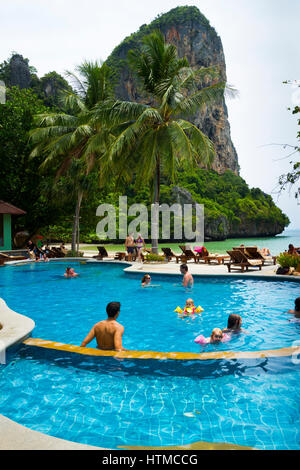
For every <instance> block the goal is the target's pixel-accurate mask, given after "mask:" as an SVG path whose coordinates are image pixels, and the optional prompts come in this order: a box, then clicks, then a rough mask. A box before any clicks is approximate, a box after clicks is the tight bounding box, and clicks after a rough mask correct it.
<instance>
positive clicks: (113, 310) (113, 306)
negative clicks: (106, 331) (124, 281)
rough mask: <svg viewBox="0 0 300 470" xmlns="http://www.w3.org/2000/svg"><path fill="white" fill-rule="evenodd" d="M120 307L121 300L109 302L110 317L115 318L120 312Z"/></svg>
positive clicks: (108, 311) (107, 307)
mask: <svg viewBox="0 0 300 470" xmlns="http://www.w3.org/2000/svg"><path fill="white" fill-rule="evenodd" d="M120 308H121V304H120V302H109V304H107V305H106V313H107V315H108V316H109V317H110V318H113V317H115V316H116V315H117V313H119V311H120Z"/></svg>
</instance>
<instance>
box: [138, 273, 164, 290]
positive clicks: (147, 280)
mask: <svg viewBox="0 0 300 470" xmlns="http://www.w3.org/2000/svg"><path fill="white" fill-rule="evenodd" d="M150 282H151V276H150V274H145V276H144V277H143V279H142V287H160V285H154V284H150Z"/></svg>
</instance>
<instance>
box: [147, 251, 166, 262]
mask: <svg viewBox="0 0 300 470" xmlns="http://www.w3.org/2000/svg"><path fill="white" fill-rule="evenodd" d="M145 261H148V262H149V263H151V262H153V261H156V262H159V263H162V262H164V261H165V257H164V256H161V255H157V254H156V253H148V254H147V255H146V256H145Z"/></svg>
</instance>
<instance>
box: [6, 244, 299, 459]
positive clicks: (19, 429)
mask: <svg viewBox="0 0 300 470" xmlns="http://www.w3.org/2000/svg"><path fill="white" fill-rule="evenodd" d="M94 254H96V253H93V252H91V251H89V252H85V253H84V257H83V258H80V259H78V258H76V259H75V258H69V259H68V258H59V259H57V260H55V261H66V260H67V259H68V260H69V261H78V260H80V261H83V262H88V263H90V262H91V263H92V262H93V263H94V262H96V263H103V262H112V263H116V262H117V263H118V264H123V265H124V270H125V272H127V273H128V274H130V273H141V276H142V275H143V274H144V273H151V274H169V275H170V274H171V275H178V274H180V271H179V266H180V264H179V263H178V264H177V263H175V261H174V262H172V261H171V262H169V263H161V264H154V263H149V264H146V263H144V264H142V263H139V262H131V263H128V262H119V261H114V260H113V257H111V258H104V260H103V261H97V260H95V259H93V258H92V256H93V255H94ZM111 256H113V255H112V254H111ZM29 262H32V261H29ZM51 262H52V260H51ZM20 263H24V261H23V262H9V263H7V264H20ZM128 265H129V266H128ZM277 267H278V266H274V265H265V266H263V267H262V270H261V271H259V270H258V269H251V270H249V271H248V272H244V273H242V272H240V271H234V272H232V273H228V269H227V267H226V266H225V265H222V264H220V265H219V264H204V263H197V264H196V263H194V262H189V263H188V268H189V272H190V273H191V274H192V275H194V276H197V277H198V276H205V277H206V276H212V277H219V276H220V277H231V278H234V277H243V278H260V279H270V280H276V281H296V282H300V276H294V275H293V276H286V275H285V276H283V275H276V270H277ZM0 269H1V268H0ZM0 323H1V324H2V325H3V328H2V329H0V354H1V351H3V349H4V350H5V349H6V348H7V347H9V346H11V345H13V344H16V343H18V342H22V341H24V343H25V344H28V345H30V344H31V345H32V346H40V347H47V345H46V344H44V345H43V344H42V343H43V342H44V343H50V342H47V341H43V340H37V339H35V338H28V337H29V336H30V334H31V332H32V330H33V329H34V326H35V324H34V322H33V320H31V319H30V318H28V317H25V316H24V315H20V314H18V313H16V312H14V311H12V310H11V309H9V307H8V306H7V305H6V303H5V302H4V300H2V299H0ZM26 338H27V339H26ZM53 345H54V346H53ZM53 345H52V347H58V349H59V348H60V347H62V348H64V346H68V345H60V344H59V343H53ZM48 347H50V348H51V345H50V344H48ZM74 349H75V350H74ZM76 349H78V351H76ZM83 349H85V353H87V354H89V353H90V354H91V353H92V354H93V351H94V353H96V351H97V354H96V355H98V354H99V353H100V354H101V352H100V351H99V350H93V351H88V349H92V348H80V347H77V346H72V347H71V350H72V352H78V353H84V351H80V350H83ZM286 349H291V348H286ZM286 349H285V350H284V351H283V350H282V353H281V354H283V355H291V354H292V353H299V348H296V350H292V349H291V350H289V351H287V350H286ZM67 350H68V349H67ZM102 353H103V352H102ZM261 353H266V351H265V352H264V351H261ZM268 353H269V354H270V353H271V355H273V354H274V355H275V356H276V355H277V352H276V351H268ZM112 354H118V353H112ZM119 354H120V353H119ZM223 354H224V353H223ZM246 354H247V353H246ZM241 355H242V356H243V355H245V353H242V354H241ZM251 355H252V354H251ZM279 355H280V354H279ZM199 356H200V355H199ZM0 358H1V356H0ZM199 359H200V358H199ZM202 359H208V358H205V357H203V358H202ZM0 428H1V439H0V450H105V449H104V448H100V447H93V446H88V445H83V444H77V443H74V442H70V441H65V440H63V439H57V438H55V437H52V436H48V435H45V434H42V433H39V432H37V431H33V430H30V429H28V428H26V427H24V426H22V425H20V424H18V423H16V422H14V421H12V420H10V419H8V418H6V417H5V416H2V415H0ZM220 445H223V444H218V443H201V444H200V443H199V447H196V449H197V448H199V449H207V450H213V449H218V448H220V447H218V446H220ZM224 446H225V447H223V448H226V449H234V448H236V449H237V448H239V446H232V445H231V444H226V443H225V444H224ZM123 449H126V447H125V446H124V447H123ZM140 449H143V447H141V448H140ZM145 449H146V448H145ZM173 449H180V446H179V447H174V448H173ZM194 449H195V447H194ZM240 449H243V447H240Z"/></svg>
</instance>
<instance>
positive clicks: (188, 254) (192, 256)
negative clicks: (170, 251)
mask: <svg viewBox="0 0 300 470" xmlns="http://www.w3.org/2000/svg"><path fill="white" fill-rule="evenodd" d="M179 248H180V249H181V251H182V253H183V257H184V258H185V262H188V261H189V260H190V259H193V260H194V261H195V263H198V261H199V259H200V257H199V253H194V252H193V250H191V249H190V248H186V247H185V246H183V245H179ZM183 257H182V258H183Z"/></svg>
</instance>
